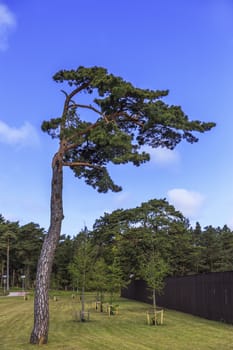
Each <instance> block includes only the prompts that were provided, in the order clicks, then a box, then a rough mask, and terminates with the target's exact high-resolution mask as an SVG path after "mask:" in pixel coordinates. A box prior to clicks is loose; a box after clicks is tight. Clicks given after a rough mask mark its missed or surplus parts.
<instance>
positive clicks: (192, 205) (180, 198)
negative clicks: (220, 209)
mask: <svg viewBox="0 0 233 350" xmlns="http://www.w3.org/2000/svg"><path fill="white" fill-rule="evenodd" d="M167 195H168V201H169V202H170V203H171V204H173V205H174V207H175V208H176V209H178V210H180V211H181V212H182V213H183V214H184V216H188V217H189V218H194V217H195V216H196V215H197V214H198V212H199V211H200V209H201V207H202V205H203V202H204V199H205V198H204V196H203V195H202V194H201V193H199V192H194V191H188V190H185V189H183V188H174V189H172V190H170V191H168V193H167Z"/></svg>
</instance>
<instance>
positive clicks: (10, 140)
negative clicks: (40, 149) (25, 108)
mask: <svg viewBox="0 0 233 350" xmlns="http://www.w3.org/2000/svg"><path fill="white" fill-rule="evenodd" d="M0 142H1V143H6V144H9V145H20V146H29V145H34V146H35V145H38V143H39V137H38V135H37V132H36V130H35V128H34V127H33V126H32V125H31V124H30V123H28V122H26V123H24V124H23V126H21V127H20V128H18V129H17V128H14V127H10V126H9V125H7V124H6V123H4V122H2V121H1V120H0Z"/></svg>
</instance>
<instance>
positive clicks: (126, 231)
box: [0, 199, 233, 294]
mask: <svg viewBox="0 0 233 350" xmlns="http://www.w3.org/2000/svg"><path fill="white" fill-rule="evenodd" d="M45 237H46V232H45V230H44V229H43V228H41V227H40V226H39V225H38V224H35V223H32V222H31V223H28V224H26V225H22V226H21V225H19V223H18V222H11V221H8V220H5V219H4V217H3V216H2V215H0V269H1V286H2V287H3V283H4V276H9V277H8V281H7V282H8V283H9V288H12V287H20V288H21V286H22V276H25V287H26V288H34V286H35V278H36V268H37V261H38V257H39V254H40V250H41V247H42V243H43V240H44V239H45ZM150 266H151V267H150ZM153 266H155V267H156V269H155V270H157V271H159V269H164V267H166V268H165V274H166V275H169V276H184V275H189V274H196V273H208V272H216V271H228V270H233V231H232V230H231V229H230V228H229V227H228V226H227V225H224V226H223V227H213V226H211V225H209V226H206V227H204V228H202V227H201V225H200V224H199V223H198V222H197V223H196V225H195V227H192V226H191V225H190V224H189V221H188V219H187V218H185V217H184V216H183V215H182V213H181V212H179V211H177V210H176V209H175V208H174V207H173V206H172V205H170V204H169V203H168V202H167V201H166V200H165V199H160V200H157V199H152V200H149V201H148V202H145V203H142V204H141V205H140V206H138V207H136V208H132V209H118V210H115V211H113V212H112V213H105V214H104V215H103V216H101V217H100V218H98V219H96V221H95V223H94V225H93V228H92V229H91V230H89V229H87V228H84V229H83V230H82V231H81V232H79V233H78V234H77V235H75V236H73V237H71V236H70V235H62V236H61V237H60V240H59V244H58V247H57V250H56V253H55V258H54V263H53V269H52V275H51V283H50V287H51V288H54V289H70V290H71V289H75V290H77V289H78V290H80V291H81V290H82V288H83V287H84V286H85V289H95V290H98V291H99V292H100V294H101V293H103V292H104V291H108V292H110V293H113V292H114V291H116V290H119V288H120V287H121V286H124V285H126V284H127V283H128V282H129V281H130V279H131V278H143V277H144V278H146V276H150V274H151V271H152V270H151V269H152V268H153ZM148 269H149V270H148ZM146 274H147V275H146ZM5 283H6V282H5Z"/></svg>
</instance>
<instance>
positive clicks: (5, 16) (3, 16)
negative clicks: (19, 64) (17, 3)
mask: <svg viewBox="0 0 233 350" xmlns="http://www.w3.org/2000/svg"><path fill="white" fill-rule="evenodd" d="M15 26H16V20H15V16H14V14H13V13H12V12H11V11H10V10H9V9H8V7H7V6H6V5H4V4H0V51H5V50H6V49H7V48H8V35H9V32H10V31H11V30H12V29H13V28H14V27H15Z"/></svg>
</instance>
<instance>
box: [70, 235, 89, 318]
mask: <svg viewBox="0 0 233 350" xmlns="http://www.w3.org/2000/svg"><path fill="white" fill-rule="evenodd" d="M93 253H94V252H93V246H92V244H91V241H90V239H89V237H88V232H87V231H86V230H84V231H82V232H81V233H80V234H79V236H78V248H77V251H76V253H75V256H74V260H73V262H72V263H71V264H70V265H69V268H68V269H69V272H70V273H71V275H72V276H73V278H74V279H75V280H76V281H77V284H78V287H79V288H80V289H81V293H82V294H81V303H82V311H81V321H85V290H86V288H87V287H88V286H89V285H90V283H91V276H92V273H93V265H94V254H93Z"/></svg>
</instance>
